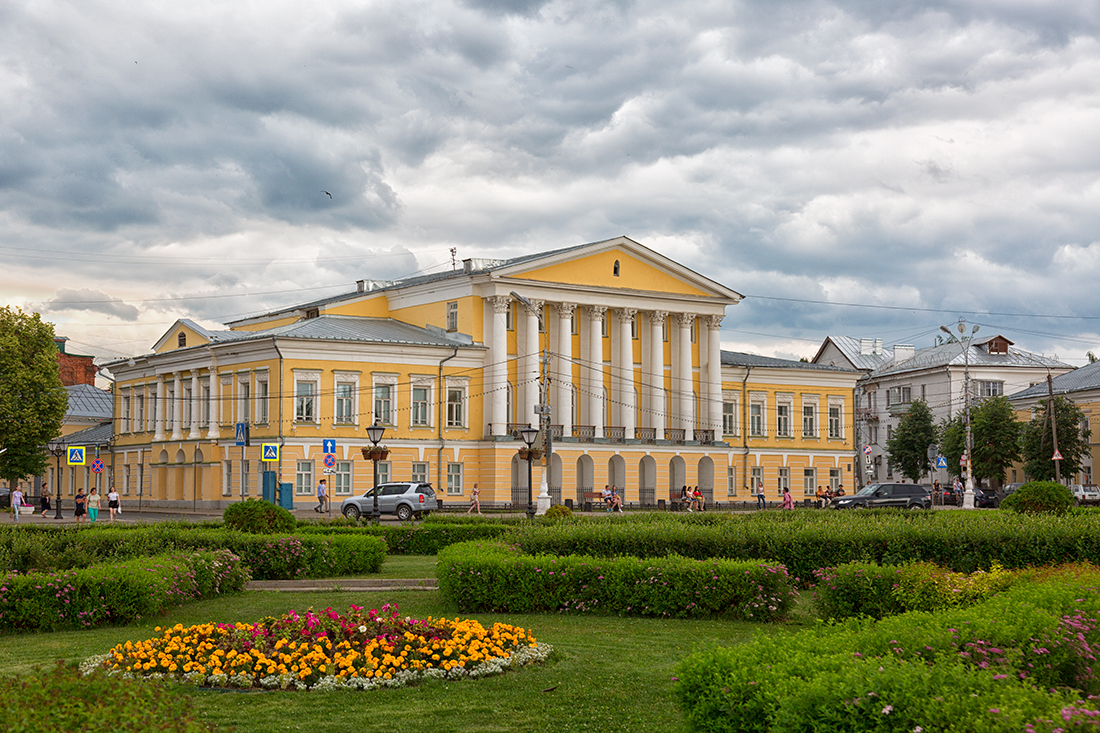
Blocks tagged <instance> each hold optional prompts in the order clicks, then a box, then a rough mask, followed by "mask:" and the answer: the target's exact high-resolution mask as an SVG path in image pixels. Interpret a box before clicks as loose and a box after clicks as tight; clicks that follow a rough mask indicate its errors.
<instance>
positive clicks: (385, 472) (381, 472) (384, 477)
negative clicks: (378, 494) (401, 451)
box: [378, 461, 391, 486]
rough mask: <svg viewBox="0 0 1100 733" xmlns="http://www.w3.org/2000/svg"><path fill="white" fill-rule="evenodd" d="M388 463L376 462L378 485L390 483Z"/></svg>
mask: <svg viewBox="0 0 1100 733" xmlns="http://www.w3.org/2000/svg"><path fill="white" fill-rule="evenodd" d="M390 473H391V472H390V462H389V461H379V462H378V485H379V486H381V485H382V484H388V483H389V482H390Z"/></svg>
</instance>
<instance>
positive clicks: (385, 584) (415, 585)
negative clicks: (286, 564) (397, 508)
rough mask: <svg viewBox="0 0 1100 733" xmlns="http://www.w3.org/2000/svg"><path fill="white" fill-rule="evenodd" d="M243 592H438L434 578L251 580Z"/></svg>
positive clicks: (437, 585)
mask: <svg viewBox="0 0 1100 733" xmlns="http://www.w3.org/2000/svg"><path fill="white" fill-rule="evenodd" d="M244 589H245V590H270V591H316V590H336V591H353V592H358V593H365V592H380V591H394V590H439V584H438V582H437V581H436V579H435V578H311V579H308V580H253V581H250V582H249V583H248V584H247V585H245V587H244Z"/></svg>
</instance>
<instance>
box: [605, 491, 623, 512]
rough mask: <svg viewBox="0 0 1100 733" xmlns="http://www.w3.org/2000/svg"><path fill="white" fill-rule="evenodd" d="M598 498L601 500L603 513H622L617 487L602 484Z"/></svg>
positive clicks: (621, 503)
mask: <svg viewBox="0 0 1100 733" xmlns="http://www.w3.org/2000/svg"><path fill="white" fill-rule="evenodd" d="M600 497H601V498H602V499H603V506H604V511H607V512H619V513H620V514H622V513H623V497H621V496H620V495H619V487H618V486H609V485H608V484H604V485H603V491H601V492H600Z"/></svg>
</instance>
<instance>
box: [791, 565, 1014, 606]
mask: <svg viewBox="0 0 1100 733" xmlns="http://www.w3.org/2000/svg"><path fill="white" fill-rule="evenodd" d="M814 579H815V581H816V583H815V585H814V594H813V598H814V608H815V609H816V610H817V612H818V614H820V615H821V616H822V617H823V618H826V619H839V618H851V617H853V616H870V617H871V618H882V617H883V616H893V615H895V614H899V613H905V612H906V611H939V610H943V609H947V608H952V607H956V606H969V605H973V604H974V603H977V602H979V601H983V600H985V599H986V598H989V597H990V596H991V595H993V594H994V593H998V592H1000V591H1003V590H1005V589H1006V588H1008V587H1009V586H1011V585H1012V584H1013V583H1014V582H1015V579H1016V578H1015V576H1014V575H1013V574H1012V573H1009V572H1007V571H1006V570H1005V569H1004V568H1002V567H1001V566H999V565H994V566H993V569H992V570H990V571H989V572H986V571H984V570H977V571H975V572H973V573H971V574H969V575H966V574H964V573H953V572H951V571H950V570H944V569H943V568H939V567H936V566H935V565H933V564H931V563H912V564H911V565H901V566H897V565H872V564H869V563H847V564H845V565H841V566H840V567H837V568H821V569H820V570H815V571H814Z"/></svg>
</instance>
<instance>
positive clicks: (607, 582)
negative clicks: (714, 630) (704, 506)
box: [436, 542, 797, 621]
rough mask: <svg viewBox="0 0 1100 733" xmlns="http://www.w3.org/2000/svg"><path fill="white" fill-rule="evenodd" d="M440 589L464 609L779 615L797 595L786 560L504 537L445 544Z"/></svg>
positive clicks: (766, 617) (763, 617) (677, 615)
mask: <svg viewBox="0 0 1100 733" xmlns="http://www.w3.org/2000/svg"><path fill="white" fill-rule="evenodd" d="M436 575H437V577H438V578H439V589H440V590H441V591H442V592H443V595H444V596H445V597H446V598H448V599H449V600H450V601H452V602H453V603H455V604H456V605H457V606H458V609H459V610H460V611H462V612H464V613H470V612H479V611H507V612H510V613H533V612H540V611H570V612H577V613H605V614H620V615H629V616H661V617H675V618H699V617H713V616H720V617H725V618H733V619H752V620H755V621H775V620H779V619H783V618H785V617H786V616H787V614H788V612H789V611H790V608H791V606H792V604H793V603H794V599H795V597H796V596H797V591H796V590H795V584H794V582H793V581H792V579H791V578H790V577H789V576H788V575H787V570H786V568H784V567H783V566H782V565H779V564H776V563H769V562H765V561H760V560H757V561H751V562H737V561H733V560H709V561H698V560H689V559H687V558H683V557H663V558H651V559H647V560H642V559H638V558H616V559H600V558H593V557H584V556H566V557H557V556H549V555H534V556H533V555H524V554H522V553H520V552H518V551H516V550H515V549H513V548H510V547H506V546H504V545H502V544H499V543H483V542H464V543H460V544H456V545H451V546H450V547H447V548H445V549H443V550H442V551H440V553H439V563H438V565H437V573H436Z"/></svg>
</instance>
